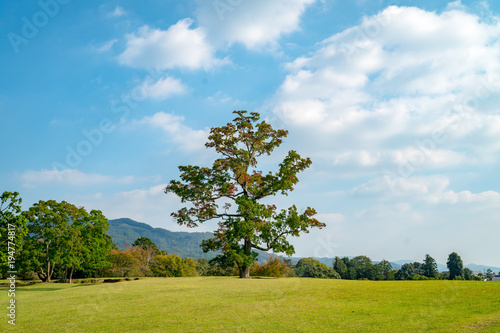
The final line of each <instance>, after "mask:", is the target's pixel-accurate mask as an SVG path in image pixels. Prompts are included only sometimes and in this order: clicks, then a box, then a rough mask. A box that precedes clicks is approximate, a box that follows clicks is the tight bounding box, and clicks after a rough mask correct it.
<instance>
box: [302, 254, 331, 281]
mask: <svg viewBox="0 0 500 333" xmlns="http://www.w3.org/2000/svg"><path fill="white" fill-rule="evenodd" d="M295 274H296V275H297V276H301V277H312V278H322V279H340V275H339V274H338V273H337V272H336V271H335V270H334V269H333V268H331V267H328V266H327V265H325V264H323V263H321V262H319V261H318V260H316V259H314V258H303V259H300V260H299V261H298V262H297V265H295Z"/></svg>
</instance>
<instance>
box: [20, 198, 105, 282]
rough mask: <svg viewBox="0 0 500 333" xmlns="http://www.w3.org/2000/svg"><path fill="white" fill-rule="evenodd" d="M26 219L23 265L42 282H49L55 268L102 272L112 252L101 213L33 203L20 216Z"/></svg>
mask: <svg viewBox="0 0 500 333" xmlns="http://www.w3.org/2000/svg"><path fill="white" fill-rule="evenodd" d="M23 215H24V216H25V217H26V218H27V219H28V221H29V222H28V234H27V236H26V237H25V240H24V245H25V251H23V253H22V262H23V265H24V267H25V269H28V270H33V271H34V272H36V274H37V275H38V277H39V278H40V279H41V280H42V281H44V282H50V281H51V278H52V275H53V274H54V271H55V269H56V267H57V268H60V269H63V270H64V272H65V273H64V279H65V278H66V273H68V272H69V278H70V281H71V277H72V274H73V272H74V271H75V270H85V269H97V268H104V267H106V265H107V264H108V261H107V254H108V253H109V251H110V250H111V248H112V245H111V241H110V239H109V237H107V235H106V231H107V230H108V220H107V219H106V218H105V217H104V216H103V215H102V213H101V212H100V211H97V210H92V211H91V212H90V213H88V212H87V211H86V210H85V209H84V208H77V207H76V206H74V205H72V204H70V203H67V202H65V201H62V202H56V201H54V200H48V201H42V200H40V201H39V202H38V203H35V204H34V205H33V206H32V207H31V208H30V209H29V210H28V211H25V212H23Z"/></svg>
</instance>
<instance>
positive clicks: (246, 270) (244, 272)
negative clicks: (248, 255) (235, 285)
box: [239, 266, 250, 279]
mask: <svg viewBox="0 0 500 333" xmlns="http://www.w3.org/2000/svg"><path fill="white" fill-rule="evenodd" d="M239 269H240V279H249V278H250V267H248V266H240V267H239Z"/></svg>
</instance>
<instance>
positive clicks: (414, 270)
mask: <svg viewBox="0 0 500 333" xmlns="http://www.w3.org/2000/svg"><path fill="white" fill-rule="evenodd" d="M447 267H448V270H449V271H448V272H444V273H439V271H438V267H437V263H436V260H434V258H432V257H431V256H430V255H429V254H426V255H425V258H424V261H423V262H414V263H405V264H403V265H402V266H401V268H400V269H399V270H395V269H393V268H392V265H391V263H390V262H388V261H387V260H382V261H381V262H379V263H377V264H373V263H372V261H371V259H370V258H368V257H367V256H357V257H354V258H352V259H349V258H348V257H344V258H340V257H335V260H334V262H333V269H334V270H335V271H336V272H337V273H338V274H339V275H340V277H341V278H342V279H347V280H358V279H368V280H427V279H449V280H478V279H479V278H478V277H475V276H474V275H473V274H472V271H471V270H470V269H469V268H464V267H463V262H462V259H461V258H460V256H459V255H458V254H457V253H456V252H453V253H450V255H449V256H448V261H447Z"/></svg>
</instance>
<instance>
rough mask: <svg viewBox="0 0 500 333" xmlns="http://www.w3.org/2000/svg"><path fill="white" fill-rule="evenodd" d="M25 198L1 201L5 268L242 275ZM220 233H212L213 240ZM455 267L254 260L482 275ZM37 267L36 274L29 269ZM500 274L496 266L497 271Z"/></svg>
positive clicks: (375, 275) (92, 217) (46, 274)
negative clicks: (121, 242)
mask: <svg viewBox="0 0 500 333" xmlns="http://www.w3.org/2000/svg"><path fill="white" fill-rule="evenodd" d="M21 203H22V199H21V198H20V197H19V193H17V192H4V193H3V194H2V196H1V202H0V218H1V220H0V221H1V223H0V234H1V239H0V242H1V244H2V248H4V249H7V248H8V247H9V246H8V245H9V243H8V242H10V245H12V244H15V246H11V248H13V249H14V248H15V252H12V251H11V252H10V253H9V251H2V252H1V253H0V259H1V267H0V268H1V270H2V272H5V271H8V270H12V266H10V267H9V264H10V265H12V264H14V267H15V268H16V269H18V270H19V272H20V277H25V278H29V277H38V278H39V279H41V280H42V281H44V282H51V281H52V280H53V279H54V278H57V279H59V280H63V281H65V280H68V281H69V282H71V280H72V279H73V277H78V278H84V277H98V276H111V277H130V276H163V277H178V276H198V275H200V276H210V275H219V276H220V275H222V276H224V275H238V274H239V275H240V276H241V265H238V262H236V264H235V262H234V261H231V260H221V259H222V258H223V257H221V256H218V257H216V258H215V259H214V260H212V261H208V260H206V259H199V260H195V259H193V258H184V259H183V258H180V257H179V256H178V255H176V254H168V253H166V252H165V251H160V250H159V249H158V248H157V246H156V245H155V244H154V243H153V242H152V241H151V240H150V239H148V238H145V237H141V238H138V239H137V240H136V241H135V242H134V243H133V244H132V247H130V248H128V249H126V250H124V251H120V250H119V249H118V247H117V246H116V245H115V244H114V243H113V241H112V239H111V237H110V236H109V235H107V230H108V228H109V224H108V221H107V219H106V217H104V215H103V214H102V213H101V212H100V211H97V210H92V211H90V213H89V212H87V211H86V210H85V209H84V208H81V207H80V208H77V207H75V206H74V205H72V204H69V203H67V202H64V201H63V202H56V201H54V200H49V201H39V202H38V203H35V204H34V205H33V206H32V207H31V208H30V209H29V210H28V211H24V212H23V211H22V210H21ZM210 241H212V240H208V241H207V242H210ZM447 266H448V269H449V272H446V273H439V272H438V269H437V264H436V261H435V260H434V258H432V257H431V256H430V255H428V254H427V255H426V256H425V258H424V261H423V262H422V263H420V262H414V263H406V264H404V265H402V267H401V268H400V269H399V270H394V269H393V268H392V266H391V264H390V263H389V262H388V261H387V260H382V261H381V262H379V263H376V264H373V263H372V261H371V259H370V258H369V257H367V256H357V257H354V258H352V259H349V258H348V257H344V258H340V257H336V258H335V260H334V263H333V267H328V266H327V265H325V264H323V263H321V262H319V261H318V260H315V259H313V258H303V259H300V260H299V261H298V262H297V264H296V265H292V263H291V261H290V260H280V259H278V258H271V259H270V260H269V261H268V262H267V263H266V264H263V265H260V264H257V263H256V264H253V265H250V267H249V273H250V274H252V275H254V276H273V277H285V276H299V277H315V278H342V279H350V280H356V279H369V280H412V279H413V280H415V279H438V278H441V279H451V280H454V279H464V280H472V279H479V278H478V277H474V276H473V274H472V271H471V270H470V269H468V268H464V267H463V262H462V259H461V258H460V256H459V255H458V254H457V253H455V252H453V253H451V254H450V255H449V257H448V261H447ZM28 272H31V275H30V274H29V273H28ZM488 273H489V275H491V276H492V274H493V272H491V271H489V272H488Z"/></svg>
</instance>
